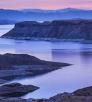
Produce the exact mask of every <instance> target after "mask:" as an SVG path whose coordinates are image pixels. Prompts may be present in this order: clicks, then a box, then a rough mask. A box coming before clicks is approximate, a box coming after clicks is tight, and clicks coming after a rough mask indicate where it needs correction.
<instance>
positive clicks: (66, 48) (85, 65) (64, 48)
mask: <svg viewBox="0 0 92 102" xmlns="http://www.w3.org/2000/svg"><path fill="white" fill-rule="evenodd" d="M1 32H2V31H1ZM0 53H23V54H30V55H34V56H36V57H38V58H40V59H44V60H53V61H59V62H67V63H71V64H73V65H72V66H69V67H65V68H63V69H60V70H56V71H54V72H51V73H48V74H45V75H42V76H39V77H35V78H27V79H23V80H15V82H20V83H22V84H33V85H36V86H39V87H40V89H39V90H37V91H35V92H33V93H31V94H28V95H26V96H25V98H31V97H32V98H48V97H51V96H53V95H55V94H57V93H61V92H65V91H67V92H72V91H74V90H76V89H79V88H82V87H86V86H91V85H92V44H81V43H77V42H45V41H24V40H22V41H21V40H11V39H0Z"/></svg>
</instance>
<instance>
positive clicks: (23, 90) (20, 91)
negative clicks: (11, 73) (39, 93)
mask: <svg viewBox="0 0 92 102" xmlns="http://www.w3.org/2000/svg"><path fill="white" fill-rule="evenodd" d="M37 89H38V87H36V86H33V85H21V84H19V83H11V84H6V85H3V86H0V97H20V96H23V95H25V94H27V93H29V92H33V91H35V90H37Z"/></svg>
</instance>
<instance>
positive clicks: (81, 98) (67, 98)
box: [0, 86, 92, 102]
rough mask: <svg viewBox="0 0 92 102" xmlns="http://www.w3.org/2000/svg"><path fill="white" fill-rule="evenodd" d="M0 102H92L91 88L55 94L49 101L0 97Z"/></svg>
mask: <svg viewBox="0 0 92 102" xmlns="http://www.w3.org/2000/svg"><path fill="white" fill-rule="evenodd" d="M0 102H92V86H90V87H86V88H82V89H79V90H76V91H74V92H72V93H67V92H64V93H61V94H57V95H55V96H53V97H50V98H49V99H32V98H31V99H22V98H16V97H15V98H14V97H10V98H9V97H8V98H7V97H0Z"/></svg>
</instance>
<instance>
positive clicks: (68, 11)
mask: <svg viewBox="0 0 92 102" xmlns="http://www.w3.org/2000/svg"><path fill="white" fill-rule="evenodd" d="M63 19H92V10H83V9H76V8H65V9H58V10H42V9H23V10H8V9H0V24H2V23H3V24H8V23H10V24H12V23H16V22H21V21H52V20H63Z"/></svg>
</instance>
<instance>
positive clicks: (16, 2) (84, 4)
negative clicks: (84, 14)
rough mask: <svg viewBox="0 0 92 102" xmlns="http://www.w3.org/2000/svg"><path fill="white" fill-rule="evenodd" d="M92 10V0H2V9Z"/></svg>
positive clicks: (0, 4) (0, 0) (0, 5)
mask: <svg viewBox="0 0 92 102" xmlns="http://www.w3.org/2000/svg"><path fill="white" fill-rule="evenodd" d="M67 7H72V8H85V9H86V8H87V9H92V0H0V8H8V9H23V8H39V9H61V8H67Z"/></svg>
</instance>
